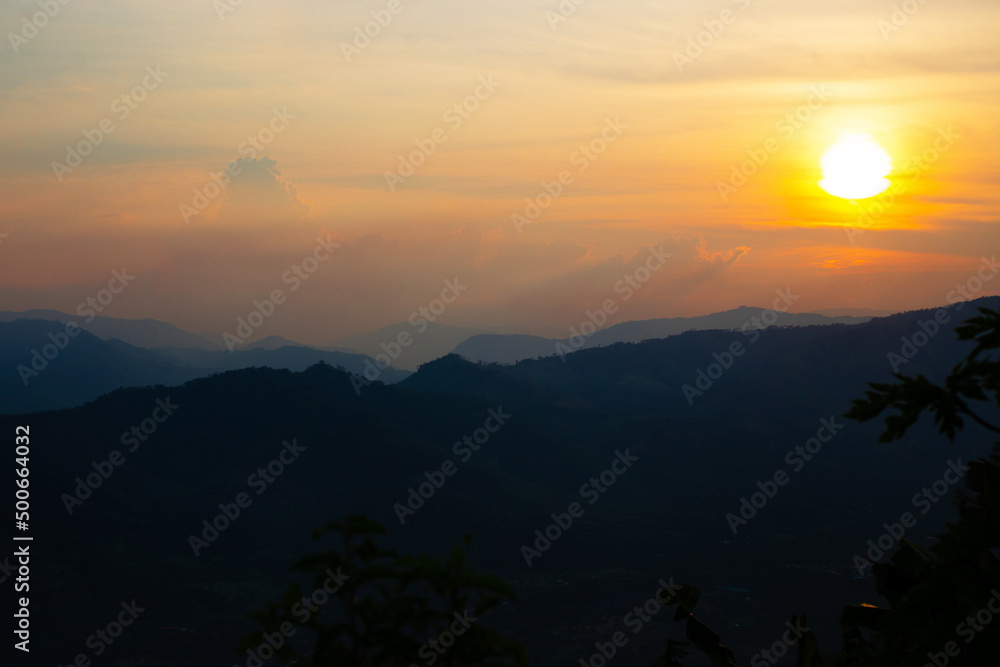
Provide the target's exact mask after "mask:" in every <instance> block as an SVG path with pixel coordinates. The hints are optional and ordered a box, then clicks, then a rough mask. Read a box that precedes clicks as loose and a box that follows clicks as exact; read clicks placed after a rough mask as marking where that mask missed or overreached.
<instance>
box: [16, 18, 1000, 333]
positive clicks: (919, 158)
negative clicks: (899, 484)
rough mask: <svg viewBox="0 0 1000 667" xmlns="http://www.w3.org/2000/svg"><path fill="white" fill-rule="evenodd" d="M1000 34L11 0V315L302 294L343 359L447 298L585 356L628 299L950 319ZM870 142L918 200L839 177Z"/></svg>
mask: <svg viewBox="0 0 1000 667" xmlns="http://www.w3.org/2000/svg"><path fill="white" fill-rule="evenodd" d="M40 12H42V13H40ZM45 12H47V13H45ZM32 21H34V23H35V25H32ZM39 26H40V27H39ZM998 28H1000V5H998V4H997V3H996V2H995V0H950V1H949V2H944V1H943V0H926V1H925V2H920V1H919V0H908V1H907V2H903V3H899V2H888V1H882V0H874V1H872V0H865V1H861V0H837V1H834V0H817V1H815V2H808V3H803V2H794V1H791V0H738V1H734V0H713V1H705V2H695V1H693V0H676V1H671V2H654V1H652V0H643V1H639V0H617V1H616V2H613V3H612V2H609V1H607V0H575V1H574V0H563V2H562V3H560V2H558V1H557V0H505V1H503V2H501V1H479V2H470V1H469V0H465V1H464V2H459V1H458V0H365V1H357V0H352V1H351V2H344V1H337V0H334V1H326V2H314V1H306V0H288V1H283V2H280V3H279V2H275V1H273V0H215V1H214V2H213V0H177V1H175V2H171V3H155V4H154V3H148V2H140V1H138V0H101V1H100V2H98V1H88V0H63V1H60V0H40V1H38V0H36V1H27V0H15V1H9V2H5V3H4V4H3V7H2V9H0V30H2V33H3V39H2V40H0V310H26V309H31V308H54V309H58V310H62V311H65V312H69V313H73V312H76V311H77V307H78V305H79V304H80V303H82V302H84V301H85V300H86V299H87V298H88V297H93V296H94V295H95V294H98V293H99V292H100V290H102V288H104V287H107V286H108V284H109V282H111V281H112V279H113V273H112V272H113V271H119V272H122V271H124V272H125V275H128V276H134V278H133V279H130V280H128V281H127V282H126V285H127V286H126V287H125V288H124V289H121V290H120V292H119V293H117V294H115V296H114V299H113V300H112V301H111V302H110V303H108V304H107V305H106V306H103V308H104V310H103V312H102V314H105V315H109V316H112V317H123V318H146V317H150V318H155V319H159V320H164V321H168V322H171V323H173V324H176V325H178V326H180V327H182V328H185V329H188V330H191V331H196V332H213V333H217V334H221V333H222V332H225V331H231V330H233V328H234V326H235V324H234V323H235V322H236V320H237V318H239V317H244V318H245V317H246V316H247V315H248V314H249V313H250V312H252V311H254V310H255V309H257V308H262V309H263V310H269V309H268V307H267V304H266V303H264V302H265V301H267V300H269V299H270V297H271V295H273V293H274V292H275V290H281V296H282V297H283V298H282V299H281V301H282V302H281V303H280V304H277V305H275V307H274V308H273V312H271V313H270V316H269V317H268V318H267V319H266V322H265V323H264V324H263V325H262V326H261V327H260V329H259V331H258V332H257V334H259V335H273V334H277V335H283V336H286V337H288V338H292V339H295V340H299V341H301V342H304V343H310V344H331V343H333V342H335V341H337V340H339V339H340V338H343V337H347V336H350V335H354V334H358V333H362V332H365V331H370V330H374V329H377V328H380V327H383V326H386V325H390V324H393V323H397V322H405V321H406V320H407V318H408V317H409V316H410V314H411V313H412V312H414V311H416V310H417V309H418V308H420V307H421V306H428V305H429V304H431V303H432V302H433V301H434V299H436V298H439V297H440V296H441V293H442V290H444V289H446V287H445V284H446V283H445V281H452V283H456V281H457V284H459V285H461V286H463V287H464V289H462V290H461V291H460V294H459V296H457V297H456V298H454V299H453V301H452V303H449V304H447V307H446V308H445V309H444V312H443V313H441V315H440V316H439V317H438V321H439V322H440V323H443V324H450V325H456V326H467V327H478V328H501V327H502V328H506V329H509V330H518V331H524V332H530V333H535V334H539V335H549V336H560V337H564V336H566V335H568V334H567V331H568V328H569V327H571V326H578V325H579V324H580V322H581V321H582V320H583V319H585V318H586V313H587V312H588V311H593V310H594V309H597V308H600V307H601V305H602V303H604V302H605V301H606V300H607V299H609V298H612V299H617V300H618V302H619V303H618V305H619V306H620V308H619V309H618V310H617V312H616V313H615V315H614V316H613V317H612V318H611V322H609V324H610V323H614V322H615V321H625V320H639V319H649V318H657V317H674V316H696V315H702V314H707V313H711V312H717V311H721V310H726V309H730V308H734V307H737V306H740V305H750V306H767V305H768V304H770V303H771V302H772V301H773V300H774V298H775V292H776V290H791V291H792V293H794V294H795V295H797V296H798V297H799V298H798V300H797V301H796V302H795V305H794V306H793V308H792V310H793V311H799V312H806V311H815V310H821V309H834V308H870V309H876V310H892V311H899V310H906V309H914V308H925V307H934V306H939V305H943V304H944V303H946V301H947V295H948V294H949V292H951V291H952V290H954V289H955V287H956V285H958V284H962V285H965V284H966V283H967V282H968V281H969V279H970V278H971V277H973V276H975V275H977V272H978V271H979V269H980V267H981V266H982V265H983V259H982V258H984V257H985V258H987V259H990V258H992V257H993V255H994V254H995V253H996V252H997V250H998V249H1000V226H998V221H1000V194H998V189H997V188H996V186H995V183H996V178H997V175H998V172H1000V157H998V154H997V148H998V147H1000V126H998V124H997V118H1000V113H998V112H1000V88H998V85H997V84H998V82H1000V79H998V69H1000V42H998V41H997V39H996V35H997V34H998V30H997V29H998ZM366 29H367V33H368V34H366V33H365V31H366ZM845 133H855V134H864V135H868V136H870V137H871V138H872V139H873V140H874V141H876V142H877V143H878V144H879V145H880V146H882V148H884V149H885V151H886V152H887V153H888V154H889V156H890V157H891V158H892V160H893V172H892V173H891V174H890V175H889V179H890V181H891V182H892V183H893V187H892V188H891V189H890V190H889V191H888V192H887V193H885V194H883V195H880V196H878V197H874V198H871V199H865V200H853V201H852V200H845V199H840V198H837V197H834V196H832V195H830V194H828V193H826V192H824V191H823V190H822V189H821V188H820V187H819V186H818V185H817V183H818V181H819V180H820V179H821V177H822V174H821V172H820V159H821V157H822V156H823V154H824V153H825V151H826V150H827V149H828V148H829V147H830V146H831V145H833V144H834V143H836V142H837V141H838V139H839V138H840V137H842V136H843V135H844V134H845ZM227 170H228V171H227ZM656 253H659V254H660V256H664V255H669V258H668V259H667V260H666V261H663V262H660V263H659V264H660V265H659V266H658V268H657V269H656V270H654V271H651V272H648V269H647V272H644V271H643V270H642V269H641V268H640V267H648V266H649V264H648V263H647V262H649V258H650V256H651V254H656ZM320 258H322V259H320ZM296 267H298V269H296ZM637 271H638V273H636V272H637ZM625 278H631V279H633V280H637V279H639V278H647V280H646V281H645V282H641V283H639V284H641V289H637V290H635V291H634V294H633V295H632V297H631V298H630V299H629V300H628V301H627V302H625V301H624V299H623V298H622V296H621V293H620V292H616V290H615V286H616V285H617V284H619V281H621V280H623V279H625ZM997 293H1000V280H997V281H995V282H993V283H991V282H989V281H987V282H985V283H984V284H982V285H981V290H980V291H979V292H977V293H976V294H975V296H985V295H990V294H997ZM255 302H256V303H255ZM265 314H266V313H265Z"/></svg>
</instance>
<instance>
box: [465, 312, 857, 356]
mask: <svg viewBox="0 0 1000 667" xmlns="http://www.w3.org/2000/svg"><path fill="white" fill-rule="evenodd" d="M765 310H766V309H763V308H749V307H747V306H740V307H739V308H735V309H733V310H727V311H725V312H721V313H713V314H711V315H703V316H700V317H671V318H663V319H655V320H638V321H630V322H622V323H620V324H615V325H613V326H610V327H607V328H606V329H600V330H598V331H597V332H596V333H593V334H591V335H590V336H583V337H582V338H577V339H576V343H581V344H575V343H574V339H573V338H566V339H564V340H562V341H558V340H552V339H548V338H542V337H538V336H512V335H497V334H483V335H478V336H473V337H471V338H469V339H467V340H465V341H463V342H462V343H460V344H459V345H457V346H456V347H455V348H454V350H453V352H454V353H455V354H458V355H460V356H462V357H464V358H466V359H469V360H470V361H486V362H490V363H513V362H516V361H520V360H522V359H534V358H535V357H545V356H552V355H555V354H559V353H560V352H565V350H566V349H567V348H569V349H573V350H575V349H578V348H592V347H600V346H605V345H613V344H614V343H639V342H642V341H644V340H654V339H657V338H666V337H668V336H676V335H677V334H681V333H684V332H686V331H705V330H712V329H720V330H732V329H740V328H742V327H744V326H749V327H758V326H760V325H759V324H756V323H755V320H757V321H758V322H759V321H760V319H761V317H762V315H763V314H764V313H765ZM870 319H871V316H868V317H849V316H838V317H832V316H825V315H819V314H814V313H780V312H779V313H777V320H776V321H775V322H774V323H773V326H810V325H818V324H860V323H861V322H867V321H868V320H870ZM765 324H766V322H765ZM585 331H586V330H585ZM579 332H580V327H576V328H575V331H574V333H579ZM558 343H562V346H560V348H561V349H560V350H557V349H556V345H557V344H558Z"/></svg>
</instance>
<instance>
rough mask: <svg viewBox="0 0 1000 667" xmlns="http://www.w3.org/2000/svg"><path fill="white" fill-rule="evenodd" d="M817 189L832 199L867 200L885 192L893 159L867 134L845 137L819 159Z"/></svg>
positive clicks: (845, 135)
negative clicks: (832, 197) (821, 174)
mask: <svg viewBox="0 0 1000 667" xmlns="http://www.w3.org/2000/svg"><path fill="white" fill-rule="evenodd" d="M820 167H821V168H822V169H823V180H821V181H820V182H819V186H820V187H821V188H823V189H824V190H825V191H827V192H828V193H830V194H831V195H833V196H834V197H840V198H842V199H867V198H868V197H874V196H875V195H877V194H881V193H882V192H885V191H886V190H887V189H888V188H889V186H890V185H891V183H890V182H889V179H888V178H886V176H888V175H889V173H890V172H891V171H892V158H891V157H889V154H888V153H886V152H885V150H883V149H882V147H881V146H879V145H878V144H877V143H876V142H875V140H873V139H872V138H871V137H870V136H868V135H867V134H844V135H842V136H841V138H840V140H839V141H837V143H835V144H834V145H833V146H830V148H829V149H828V150H827V151H826V153H825V154H824V155H823V158H822V159H821V160H820Z"/></svg>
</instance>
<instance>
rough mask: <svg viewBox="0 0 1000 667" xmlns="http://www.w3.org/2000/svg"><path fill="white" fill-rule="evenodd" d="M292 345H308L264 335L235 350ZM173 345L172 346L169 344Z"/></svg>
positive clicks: (282, 337) (265, 348)
mask: <svg viewBox="0 0 1000 667" xmlns="http://www.w3.org/2000/svg"><path fill="white" fill-rule="evenodd" d="M289 345H291V346H293V347H309V346H308V345H303V344H302V343H296V342H295V341H294V340H289V339H287V338H285V337H284V336H266V337H264V338H259V339H257V340H255V341H251V342H249V343H244V344H243V345H239V346H237V347H236V349H237V350H257V349H260V350H277V349H278V348H281V347H286V346H289ZM171 347H173V346H171Z"/></svg>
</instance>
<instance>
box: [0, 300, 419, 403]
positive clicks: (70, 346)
mask: <svg viewBox="0 0 1000 667" xmlns="http://www.w3.org/2000/svg"><path fill="white" fill-rule="evenodd" d="M317 363H327V364H330V365H332V366H342V367H343V368H345V369H346V370H347V371H349V372H353V373H358V374H361V373H363V372H364V371H365V369H366V368H367V367H368V366H374V365H375V364H374V361H373V360H372V359H370V358H369V357H366V356H364V355H360V354H350V353H344V352H330V351H325V350H317V349H313V348H308V347H301V346H284V347H280V348H278V349H273V350H272V349H265V348H263V347H261V348H255V349H248V350H237V351H235V352H232V353H230V352H228V351H225V350H218V351H213V350H203V349H198V348H157V349H155V350H147V349H143V348H141V347H136V346H133V345H130V344H128V343H124V342H122V341H120V340H117V339H112V340H102V339H101V338H99V337H97V336H95V335H93V334H91V333H90V332H88V331H80V332H78V333H77V335H76V336H72V337H71V336H69V335H68V334H67V333H66V326H65V325H64V324H62V323H60V322H57V321H53V320H25V319H16V320H14V321H12V322H0V413H8V414H9V413H15V412H37V411H40V410H57V409H61V408H68V407H73V406H77V405H81V404H83V403H86V402H87V401H92V400H94V399H95V398H97V397H98V396H101V395H102V394H105V393H107V392H109V391H112V390H114V389H118V388H119V387H135V386H139V387H141V386H147V385H154V384H164V385H176V384H180V383H183V382H187V381H188V380H191V379H194V378H198V377H203V376H205V375H208V374H210V373H216V372H220V371H227V370H235V369H239V368H249V367H257V366H266V367H269V368H276V369H288V370H295V371H301V370H304V369H306V368H308V367H310V366H312V365H314V364H317ZM409 374H410V373H409V372H408V371H401V370H398V369H396V368H393V367H390V368H386V369H382V370H381V371H380V373H379V376H378V381H380V382H385V383H393V382H398V381H400V380H402V379H403V378H405V377H407V376H408V375H409Z"/></svg>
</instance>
